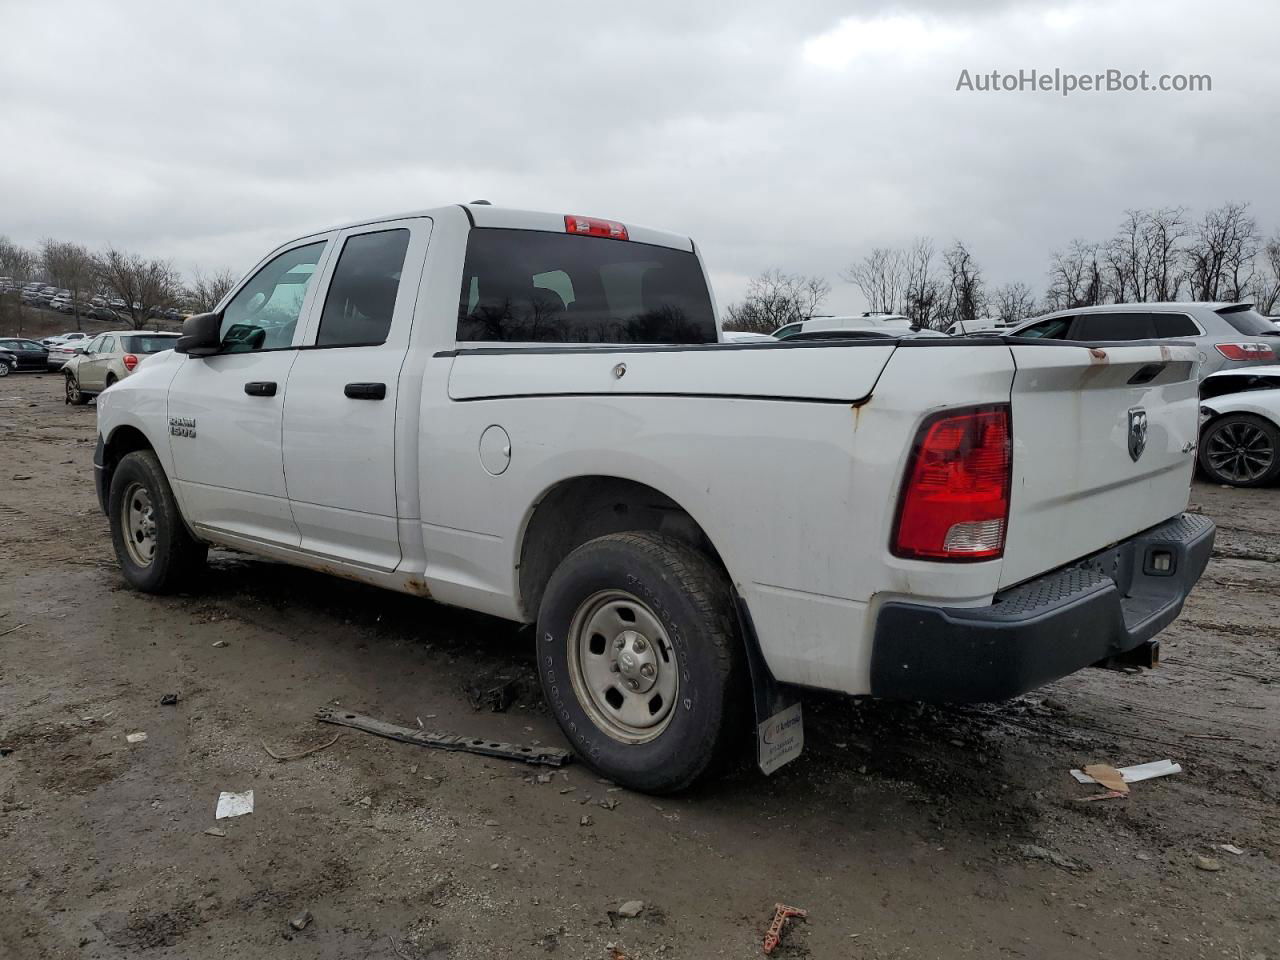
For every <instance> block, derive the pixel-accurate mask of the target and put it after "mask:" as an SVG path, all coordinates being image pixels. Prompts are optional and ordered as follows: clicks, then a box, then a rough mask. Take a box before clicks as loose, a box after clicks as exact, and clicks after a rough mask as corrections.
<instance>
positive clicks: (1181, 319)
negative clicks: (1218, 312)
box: [1151, 313, 1200, 337]
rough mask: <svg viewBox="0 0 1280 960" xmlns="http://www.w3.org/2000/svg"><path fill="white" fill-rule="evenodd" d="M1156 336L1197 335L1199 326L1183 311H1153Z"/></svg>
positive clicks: (1198, 334)
mask: <svg viewBox="0 0 1280 960" xmlns="http://www.w3.org/2000/svg"><path fill="white" fill-rule="evenodd" d="M1151 319H1152V320H1153V321H1154V322H1155V327H1156V336H1157V337H1198V336H1200V328H1199V327H1197V326H1196V322H1195V321H1194V320H1192V319H1191V318H1190V317H1188V316H1187V315H1186V314H1185V313H1153V314H1152V315H1151Z"/></svg>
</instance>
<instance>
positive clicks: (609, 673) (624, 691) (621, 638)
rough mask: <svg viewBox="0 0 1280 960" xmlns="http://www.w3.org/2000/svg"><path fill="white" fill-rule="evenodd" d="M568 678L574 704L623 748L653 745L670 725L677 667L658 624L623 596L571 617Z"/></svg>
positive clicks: (599, 596)
mask: <svg viewBox="0 0 1280 960" xmlns="http://www.w3.org/2000/svg"><path fill="white" fill-rule="evenodd" d="M567 654H568V661H569V676H570V680H571V682H572V684H573V692H574V694H575V695H576V696H577V699H578V703H580V704H581V705H582V708H583V709H584V710H585V711H586V712H587V713H588V714H589V715H590V716H591V719H592V721H593V722H594V723H595V724H596V726H598V727H599V728H600V729H601V730H602V731H603V732H605V733H607V734H608V735H609V736H610V737H612V738H613V739H614V740H618V741H620V742H622V743H629V744H634V743H646V742H648V741H650V740H653V739H654V738H655V737H657V736H658V735H659V734H661V733H662V731H663V730H665V729H666V728H667V725H668V724H669V723H670V722H671V717H672V711H673V709H674V708H675V704H676V695H677V693H678V691H679V688H680V676H679V671H680V665H679V662H678V661H677V659H676V652H675V648H674V647H673V646H672V645H671V642H670V640H669V639H668V638H667V634H666V631H665V630H664V629H663V628H662V624H661V622H660V621H659V620H658V617H657V616H656V615H655V614H654V612H653V611H652V610H650V609H649V607H648V606H647V605H645V604H644V603H642V602H641V601H640V600H639V599H638V598H636V597H635V596H633V595H632V594H630V593H627V592H626V591H623V590H602V591H600V592H599V593H596V594H593V595H592V596H590V597H588V598H587V599H586V600H585V601H584V602H583V603H582V605H581V606H579V607H578V610H577V612H576V613H575V614H574V616H573V622H572V623H571V625H570V627H569V637H568V650H567Z"/></svg>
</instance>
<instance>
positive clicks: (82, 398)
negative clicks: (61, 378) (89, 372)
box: [65, 373, 89, 407]
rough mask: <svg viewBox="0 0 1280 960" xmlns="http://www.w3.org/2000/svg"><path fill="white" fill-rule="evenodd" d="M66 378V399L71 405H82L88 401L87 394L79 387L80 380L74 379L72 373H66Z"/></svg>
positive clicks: (74, 376)
mask: <svg viewBox="0 0 1280 960" xmlns="http://www.w3.org/2000/svg"><path fill="white" fill-rule="evenodd" d="M65 378H66V401H67V403H69V404H71V405H72V406H73V407H83V406H84V405H85V404H86V403H88V402H89V395H88V394H87V393H85V392H84V391H83V390H81V389H80V381H79V380H77V379H76V375H75V374H74V373H68V374H66V375H65Z"/></svg>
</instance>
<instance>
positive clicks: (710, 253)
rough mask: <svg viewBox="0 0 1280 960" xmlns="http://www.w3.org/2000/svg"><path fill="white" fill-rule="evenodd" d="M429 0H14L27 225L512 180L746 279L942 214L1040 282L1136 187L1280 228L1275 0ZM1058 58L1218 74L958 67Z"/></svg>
mask: <svg viewBox="0 0 1280 960" xmlns="http://www.w3.org/2000/svg"><path fill="white" fill-rule="evenodd" d="M429 6H430V5H427V4H408V3H403V4H402V3H366V4H362V5H360V6H359V7H356V6H354V5H322V4H314V3H307V4H302V3H298V4H289V5H284V4H275V3H271V4H266V3H255V4H247V3H246V4H231V3H228V4H218V5H208V6H204V7H201V8H198V9H197V8H186V7H184V6H183V5H177V4H167V3H159V2H154V3H153V2H132V3H122V4H119V5H116V4H111V5H107V4H97V3H91V2H83V3H75V2H52V3H49V2H46V3H38V4H37V3H34V2H30V3H14V2H12V0H11V2H9V3H6V4H5V5H4V7H3V8H0V30H3V31H4V34H5V35H6V36H8V37H21V38H22V40H21V42H18V43H11V44H7V45H6V56H5V57H4V58H3V60H0V90H3V91H4V96H3V99H2V100H0V120H3V122H4V126H5V129H6V130H7V131H10V134H11V139H10V146H9V148H8V149H6V150H4V151H2V152H0V198H3V205H2V207H0V233H7V234H9V235H10V236H13V237H14V238H15V239H19V240H23V241H28V242H29V241H34V240H36V239H38V238H40V237H43V236H55V237H60V238H67V239H78V240H82V241H84V242H87V243H91V244H101V243H105V242H107V241H110V242H114V243H117V244H122V245H125V246H128V247H131V248H136V249H138V250H140V251H142V252H145V253H148V254H154V255H161V256H168V257H172V258H173V259H174V260H175V262H176V263H178V264H179V265H180V266H182V267H185V268H189V267H190V266H192V265H194V264H200V265H202V266H204V267H206V268H212V267H218V266H223V265H226V266H230V267H232V268H234V269H245V268H247V267H248V266H249V265H250V264H251V263H252V262H253V261H254V260H256V259H257V258H258V257H259V256H260V255H261V254H262V253H264V252H265V250H266V249H267V248H269V247H270V246H272V245H274V244H275V243H276V242H279V241H281V240H284V239H287V238H289V237H290V236H293V235H297V234H300V233H302V232H306V231H309V230H312V229H315V228H318V227H322V226H325V225H327V224H329V223H332V222H337V221H342V220H346V219H352V218H356V217H361V216H364V215H372V214H378V213H385V212H391V211H396V210H413V209H421V208H424V207H429V206H434V205H438V204H442V203H449V202H454V201H458V200H468V199H474V198H477V197H485V198H488V199H491V200H493V201H494V202H497V203H505V204H511V205H515V206H527V207H539V208H546V209H552V210H564V211H566V212H582V213H591V214H598V215H601V216H609V217H616V218H619V219H623V220H629V221H632V222H639V223H650V224H653V225H655V226H661V227H666V228H669V229H675V230H680V231H684V232H688V233H690V234H692V235H694V236H695V237H696V238H697V239H698V241H699V244H700V246H701V247H702V249H703V251H704V253H705V256H706V257H707V260H708V262H709V265H710V267H711V269H712V271H713V276H714V279H715V281H716V286H717V294H718V297H719V299H720V300H721V302H722V303H724V302H727V301H728V300H731V299H732V298H734V297H735V296H737V295H738V294H739V293H740V291H741V288H742V286H743V284H744V282H745V278H746V277H747V276H749V275H751V274H752V273H755V272H757V271H759V270H761V269H764V268H767V267H772V266H780V267H783V268H785V269H788V270H794V271H801V272H806V273H821V274H825V275H826V276H828V277H830V278H831V279H832V280H835V277H836V274H837V272H838V271H839V270H840V269H841V267H842V266H844V265H845V264H846V263H847V262H848V261H849V260H850V259H852V258H853V257H855V256H857V255H858V254H859V253H860V252H862V251H865V250H866V249H867V248H868V247H869V246H871V245H874V244H884V243H901V242H905V241H906V240H908V239H909V238H910V237H913V236H915V235H918V234H931V235H933V236H935V237H936V238H937V239H938V240H939V241H940V242H942V243H945V242H947V241H949V240H950V239H951V238H952V237H955V236H962V237H964V238H965V239H966V241H967V242H968V243H969V244H970V246H971V248H972V249H973V250H974V252H975V254H976V255H977V257H978V258H979V261H980V262H981V263H982V265H983V266H984V268H985V270H986V273H987V275H988V277H989V279H991V280H992V281H993V282H1002V281H1006V280H1015V279H1020V280H1024V281H1026V282H1028V283H1030V284H1031V285H1032V286H1033V287H1037V288H1038V287H1040V286H1041V285H1042V283H1043V274H1044V269H1045V265H1046V260H1047V256H1048V252H1049V251H1050V250H1051V249H1052V248H1054V247H1056V246H1061V245H1064V244H1065V243H1066V242H1067V241H1068V240H1070V239H1071V238H1072V237H1074V236H1089V237H1103V236H1105V235H1107V234H1108V233H1110V232H1111V230H1112V229H1113V228H1114V226H1115V224H1116V222H1117V221H1118V219H1119V217H1120V215H1121V213H1122V211H1123V210H1124V208H1126V207H1132V206H1146V205H1153V204H1167V203H1185V204H1188V205H1191V206H1193V207H1195V208H1204V207H1207V206H1212V205H1216V204H1218V203H1221V202H1222V201H1223V200H1226V199H1242V200H1250V201H1252V202H1253V204H1254V209H1255V213H1256V214H1257V215H1258V216H1259V218H1260V220H1261V221H1262V223H1263V224H1264V226H1265V228H1266V229H1267V230H1272V229H1275V228H1277V227H1280V204H1278V203H1277V199H1276V191H1275V189H1274V181H1275V177H1274V166H1275V161H1274V157H1275V156H1276V153H1277V147H1278V146H1280V143H1278V141H1280V132H1278V128H1277V124H1276V123H1275V120H1276V113H1277V109H1278V108H1277V105H1276V97H1275V95H1274V92H1275V90H1276V89H1277V88H1278V87H1280V83H1278V81H1280V68H1278V67H1277V65H1276V64H1275V62H1274V58H1273V57H1272V56H1270V55H1269V54H1268V53H1267V51H1266V49H1265V46H1266V45H1265V44H1264V43H1261V42H1256V40H1255V38H1265V37H1270V36H1274V35H1275V31H1276V27H1277V26H1280V11H1277V10H1275V9H1273V8H1272V7H1271V6H1269V5H1268V6H1265V7H1263V6H1260V5H1256V4H1251V3H1245V2H1243V0H1225V2H1219V3H1215V4H1214V5H1212V6H1211V7H1207V6H1205V5H1203V4H1200V3H1191V2H1164V3H1158V2H1155V0H1137V2H1133V3H1128V4H1125V5H1123V7H1118V5H1104V4H1101V3H1097V4H1094V3H1063V4H1060V5H1058V6H1057V7H1052V8H1051V7H1046V6H1045V5H1044V4H1041V3H1030V2H1026V3H1014V2H1004V3H961V4H953V3H945V4H944V3H942V2H941V0H936V2H931V3H911V4H905V3H898V4H895V3H861V4H855V5H850V4H836V3H828V4H818V5H813V6H808V7H807V8H806V10H805V11H803V12H796V11H795V10H793V9H788V8H787V7H784V6H783V5H780V4H761V5H759V6H747V5H743V4H732V5H730V4H708V5H703V4H692V3H688V2H685V3H658V4H645V5H643V6H635V5H632V6H629V7H621V6H616V7H615V6H605V5H600V4H588V3H580V2H575V3H568V4H556V5H540V7H539V8H534V7H532V6H530V5H528V4H516V3H502V4H497V3H494V4H480V3H476V4H470V5H466V6H465V7H463V6H458V7H447V8H443V9H429ZM543 8H545V9H543ZM1055 66H1057V67H1061V68H1063V69H1065V70H1073V71H1078V72H1086V71H1092V70H1099V69H1106V68H1108V67H1115V68H1118V69H1122V70H1125V71H1137V70H1140V69H1147V70H1150V71H1152V72H1153V73H1160V72H1194V73H1210V74H1212V75H1213V82H1214V89H1213V92H1212V93H1208V94H1173V93H1169V94H1140V93H1134V94H1078V95H1076V96H1074V97H1071V98H1067V99H1063V98H1061V97H1056V96H1053V95H1051V94H1029V93H1023V94H1009V93H1004V94H985V95H984V94H976V93H964V92H959V93H958V92H956V91H955V89H954V88H955V83H956V78H957V76H958V75H959V72H960V70H961V69H962V68H968V69H970V70H972V71H975V72H976V71H990V70H992V69H1000V70H1016V69H1018V68H1032V67H1035V68H1038V69H1042V70H1043V69H1052V68H1053V67H1055ZM835 287H836V290H835V294H834V295H833V298H832V301H831V303H830V306H831V307H834V308H836V309H856V308H858V307H860V306H861V304H860V302H859V298H858V296H857V294H856V291H854V290H853V289H852V288H850V287H848V286H847V285H845V284H843V283H839V282H837V283H836V284H835Z"/></svg>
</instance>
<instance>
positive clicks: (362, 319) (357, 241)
mask: <svg viewBox="0 0 1280 960" xmlns="http://www.w3.org/2000/svg"><path fill="white" fill-rule="evenodd" d="M408 248H409V231H408V230H381V231H379V232H377V233H361V234H357V235H356V236H354V237H350V238H348V239H347V242H346V243H345V244H343V246H342V255H341V256H340V257H339V258H338V265H337V267H335V268H334V271H333V279H332V280H331V281H330V283H329V295H328V296H327V297H325V301H324V312H323V313H322V314H321V315H320V331H319V333H318V334H317V335H316V346H327V347H357V346H372V345H374V344H379V343H385V342H386V339H387V333H388V331H390V329H391V315H392V314H393V313H394V312H395V307H396V292H397V291H398V290H399V289H400V274H401V272H402V271H403V270H404V255H405V251H406V250H407V249H408Z"/></svg>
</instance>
